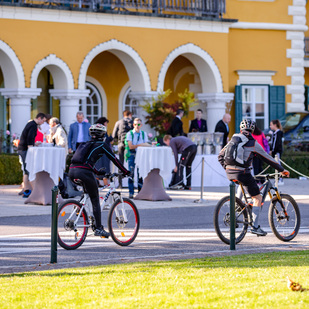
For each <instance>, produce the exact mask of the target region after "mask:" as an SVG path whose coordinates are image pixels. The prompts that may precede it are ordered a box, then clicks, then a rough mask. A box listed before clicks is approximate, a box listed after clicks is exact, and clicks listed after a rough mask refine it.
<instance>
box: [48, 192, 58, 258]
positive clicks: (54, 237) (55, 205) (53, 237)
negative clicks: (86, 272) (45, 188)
mask: <svg viewBox="0 0 309 309" xmlns="http://www.w3.org/2000/svg"><path fill="white" fill-rule="evenodd" d="M57 229H58V187H57V186H55V187H53V188H52V222H51V252H50V262H51V263H57V238H58V234H57Z"/></svg>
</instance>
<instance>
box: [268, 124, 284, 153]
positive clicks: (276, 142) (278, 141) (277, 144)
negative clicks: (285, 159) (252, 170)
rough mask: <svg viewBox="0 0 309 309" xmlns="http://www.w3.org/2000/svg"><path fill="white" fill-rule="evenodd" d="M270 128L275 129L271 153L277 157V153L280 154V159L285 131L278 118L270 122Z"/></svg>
mask: <svg viewBox="0 0 309 309" xmlns="http://www.w3.org/2000/svg"><path fill="white" fill-rule="evenodd" d="M270 129H271V130H272V131H273V134H272V137H271V143H270V155H271V156H273V157H275V155H276V154H277V155H279V159H280V158H281V156H282V151H283V145H282V139H283V132H282V126H281V123H280V121H279V120H278V119H276V120H272V121H271V122H270Z"/></svg>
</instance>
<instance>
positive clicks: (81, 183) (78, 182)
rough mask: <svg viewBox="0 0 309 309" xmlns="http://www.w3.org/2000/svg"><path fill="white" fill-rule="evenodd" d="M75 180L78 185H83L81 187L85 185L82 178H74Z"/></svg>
mask: <svg viewBox="0 0 309 309" xmlns="http://www.w3.org/2000/svg"><path fill="white" fill-rule="evenodd" d="M73 182H74V183H75V184H76V185H78V186H81V187H83V186H84V183H83V182H82V181H81V180H80V179H77V178H75V179H73Z"/></svg>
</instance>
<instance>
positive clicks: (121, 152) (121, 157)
mask: <svg viewBox="0 0 309 309" xmlns="http://www.w3.org/2000/svg"><path fill="white" fill-rule="evenodd" d="M124 150H125V146H124V144H118V155H119V161H120V162H121V164H122V165H123V164H124ZM118 181H119V186H120V187H122V176H119V177H118Z"/></svg>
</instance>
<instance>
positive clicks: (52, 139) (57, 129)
mask: <svg viewBox="0 0 309 309" xmlns="http://www.w3.org/2000/svg"><path fill="white" fill-rule="evenodd" d="M49 125H50V134H49V135H48V142H49V143H54V145H57V146H60V147H64V149H65V154H66V155H67V154H68V138H67V134H66V133H65V131H64V129H63V127H62V125H61V124H60V121H59V119H58V118H56V117H52V118H50V120H49Z"/></svg>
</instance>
